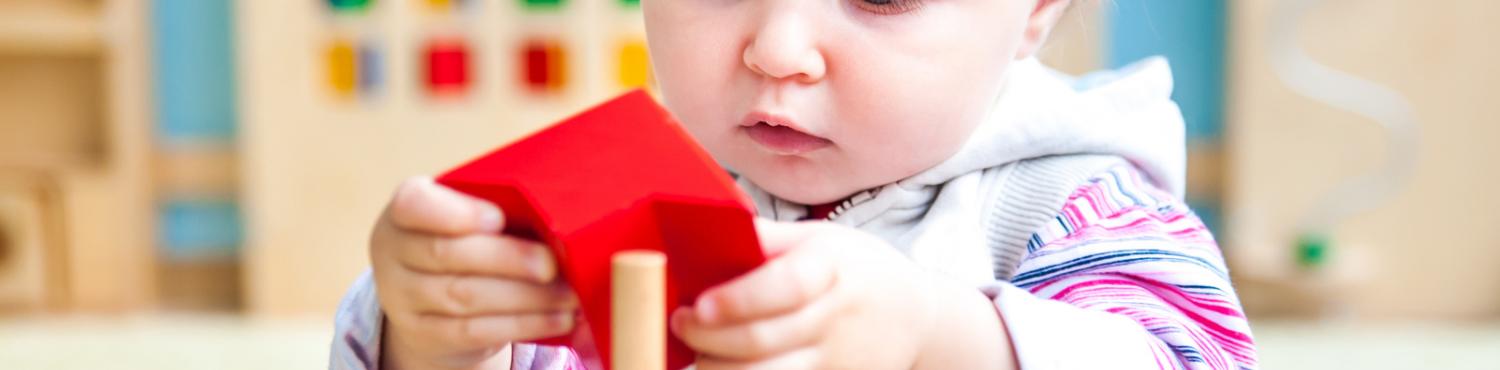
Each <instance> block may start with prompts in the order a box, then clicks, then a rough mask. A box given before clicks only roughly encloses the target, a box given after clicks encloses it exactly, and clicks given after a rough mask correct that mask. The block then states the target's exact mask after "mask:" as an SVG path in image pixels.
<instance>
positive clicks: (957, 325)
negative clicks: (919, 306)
mask: <svg viewBox="0 0 1500 370" xmlns="http://www.w3.org/2000/svg"><path fill="white" fill-rule="evenodd" d="M933 280H941V279H933ZM944 282H945V283H947V284H934V289H933V291H934V294H929V296H930V297H934V298H933V300H932V301H930V302H931V303H930V304H931V305H933V306H934V307H936V309H935V310H934V313H935V316H934V317H933V321H932V325H930V326H929V327H928V329H927V330H925V331H924V333H925V335H924V336H923V339H922V341H921V343H920V344H919V345H920V347H919V348H921V351H920V352H918V354H917V358H916V362H915V363H914V364H913V365H912V369H918V370H922V369H981V368H982V369H1013V368H1015V355H1014V352H1013V350H1012V348H1011V344H1010V337H1009V335H1008V334H1006V329H1005V322H1004V320H1003V319H1002V318H1001V316H1000V313H999V312H998V311H996V309H995V305H994V302H993V301H991V300H990V299H989V298H988V297H986V296H985V295H984V293H982V292H980V291H979V290H976V289H972V288H966V287H961V286H957V285H956V284H953V283H951V282H947V281H944Z"/></svg>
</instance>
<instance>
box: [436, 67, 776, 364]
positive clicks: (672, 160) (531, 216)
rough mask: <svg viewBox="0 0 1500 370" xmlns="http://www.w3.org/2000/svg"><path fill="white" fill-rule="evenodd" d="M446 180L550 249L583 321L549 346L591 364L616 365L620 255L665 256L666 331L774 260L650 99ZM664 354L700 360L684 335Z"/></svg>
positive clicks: (626, 102)
mask: <svg viewBox="0 0 1500 370" xmlns="http://www.w3.org/2000/svg"><path fill="white" fill-rule="evenodd" d="M438 182H439V183H442V184H444V185H447V186H449V187H452V188H454V189H457V190H458V191H462V192H465V193H468V194H471V195H474V196H477V197H480V198H483V199H486V200H489V201H492V202H494V203H495V204H497V205H499V206H500V208H501V209H502V210H503V211H504V212H505V219H506V229H505V230H504V232H505V233H507V234H511V235H517V236H522V237H528V238H534V239H537V240H540V241H543V242H545V243H546V244H547V245H549V246H551V248H552V250H553V252H554V254H555V255H556V256H557V259H558V263H559V268H560V269H561V272H562V276H563V278H564V279H566V280H567V282H568V283H569V284H570V285H571V286H572V287H573V289H574V291H575V292H576V293H577V294H578V298H579V301H580V304H581V306H582V311H583V320H581V321H580V325H579V330H576V331H575V332H574V333H573V334H572V335H568V336H566V337H562V338H552V339H548V340H544V341H541V343H543V344H566V345H569V346H572V347H573V348H574V350H575V351H577V352H578V353H579V355H580V356H582V357H583V358H584V360H585V363H586V364H587V365H589V367H590V368H596V369H601V368H606V367H605V366H604V364H609V363H611V362H610V360H611V352H610V351H609V348H611V341H612V339H613V337H612V336H611V316H610V312H611V308H612V304H611V301H610V290H611V288H610V271H609V268H610V259H611V258H612V256H614V255H615V254H616V253H617V252H620V251H627V250H650V251H657V252H661V253H663V254H664V255H665V256H666V266H667V268H666V281H665V294H664V296H663V297H662V298H661V299H664V300H665V301H664V302H662V303H664V305H663V306H662V307H661V308H660V309H652V310H653V311H659V312H658V314H659V316H660V318H661V320H662V321H660V322H651V323H649V325H652V326H660V327H661V329H662V330H665V324H664V323H665V322H666V321H665V319H666V317H667V315H668V312H669V310H671V309H673V308H676V307H679V306H684V305H690V304H692V302H693V300H694V299H696V298H697V296H698V295H699V294H700V293H702V292H703V291H704V290H705V289H707V288H709V287H711V286H713V285H715V284H719V283H722V282H724V281H727V280H729V279H731V278H733V277H735V276H738V275H740V274H742V273H744V272H746V271H749V270H750V269H752V268H754V267H755V266H758V265H759V264H761V263H762V262H763V261H764V259H765V258H764V256H763V255H762V253H761V249H760V245H759V242H758V240H757V239H756V235H755V228H754V222H753V219H752V217H753V216H752V212H751V206H749V204H750V203H749V201H748V200H747V199H746V198H745V197H744V195H743V193H741V192H740V191H739V190H738V188H736V187H735V185H734V182H733V181H732V180H731V179H730V177H729V175H728V173H727V172H725V171H724V169H723V168H721V167H719V165H718V164H717V163H716V162H714V161H713V159H712V158H711V157H709V155H708V154H707V153H706V152H704V151H703V149H702V148H700V147H699V146H698V145H697V143H696V142H695V141H694V140H693V138H692V137H691V136H689V135H688V134H687V133H686V132H685V131H683V129H682V128H681V127H680V126H679V125H678V124H677V123H676V121H675V120H674V119H673V118H672V117H671V116H670V115H669V114H668V113H667V112H666V110H665V109H663V108H662V107H661V106H659V105H657V104H656V103H655V102H654V101H653V100H652V99H651V97H650V96H649V95H647V94H646V93H644V92H641V91H636V92H632V93H628V94H626V95H624V96H621V97H619V98H616V99H615V100H612V101H610V102H607V103H605V104H603V105H600V106H598V107H595V108H593V109H590V110H588V111H586V112H583V113H582V114H579V115H577V116H574V117H572V118H569V119H567V120H564V121H563V122H561V123H558V124H556V125H554V126H552V127H550V128H547V129H544V130H542V131H541V132H538V133H536V134H533V135H531V136H529V137H526V138H524V139H521V140H520V141H517V142H515V143H512V144H510V145H508V146H505V147H503V148H500V149H498V150H495V151H493V152H491V153H489V154H486V155H484V156H482V157H480V158H479V159H475V160H473V161H472V162H469V163H468V164H465V165H463V166H460V167H458V168H457V169H454V170H452V171H450V172H448V173H447V174H444V175H442V176H441V177H439V178H438ZM637 299H638V300H652V299H658V298H655V297H637ZM649 303H651V302H642V304H649ZM642 307H650V306H642ZM626 309H638V308H626ZM666 352H667V354H666V358H667V363H666V365H667V368H669V369H680V368H682V367H684V366H687V365H689V364H691V363H692V361H693V357H694V354H693V352H692V351H691V350H690V349H688V348H687V346H685V345H684V344H683V343H682V342H680V341H678V340H677V339H676V338H669V340H668V343H667V348H666Z"/></svg>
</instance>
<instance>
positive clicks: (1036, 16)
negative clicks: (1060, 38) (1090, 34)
mask: <svg viewBox="0 0 1500 370" xmlns="http://www.w3.org/2000/svg"><path fill="white" fill-rule="evenodd" d="M1071 3H1072V1H1071V0H1037V2H1036V8H1034V9H1032V10H1031V16H1030V17H1027V19H1026V28H1025V29H1024V30H1023V32H1024V33H1023V34H1022V35H1021V45H1020V47H1018V48H1016V59H1026V58H1030V57H1031V56H1033V55H1036V52H1037V50H1040V49H1041V48H1042V45H1043V44H1045V43H1047V35H1048V34H1050V33H1052V26H1055V25H1057V22H1058V20H1059V19H1062V17H1063V14H1066V13H1067V11H1068V5H1069V4H1071Z"/></svg>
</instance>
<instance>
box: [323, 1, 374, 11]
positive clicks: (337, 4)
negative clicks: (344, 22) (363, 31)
mask: <svg viewBox="0 0 1500 370" xmlns="http://www.w3.org/2000/svg"><path fill="white" fill-rule="evenodd" d="M371 1H372V0H328V6H329V7H331V8H333V10H336V11H341V12H342V11H362V10H365V9H368V8H369V7H370V2H371Z"/></svg>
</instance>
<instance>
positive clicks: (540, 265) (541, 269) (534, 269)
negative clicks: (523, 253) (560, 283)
mask: <svg viewBox="0 0 1500 370" xmlns="http://www.w3.org/2000/svg"><path fill="white" fill-rule="evenodd" d="M555 266H556V264H554V263H552V258H551V257H549V256H547V255H546V254H545V253H533V255H532V256H531V258H528V259H527V260H526V269H528V270H531V276H535V277H536V279H537V281H539V282H542V283H547V282H551V281H552V278H553V277H555V276H556V275H557V270H556V269H555V268H554V267H555Z"/></svg>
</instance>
